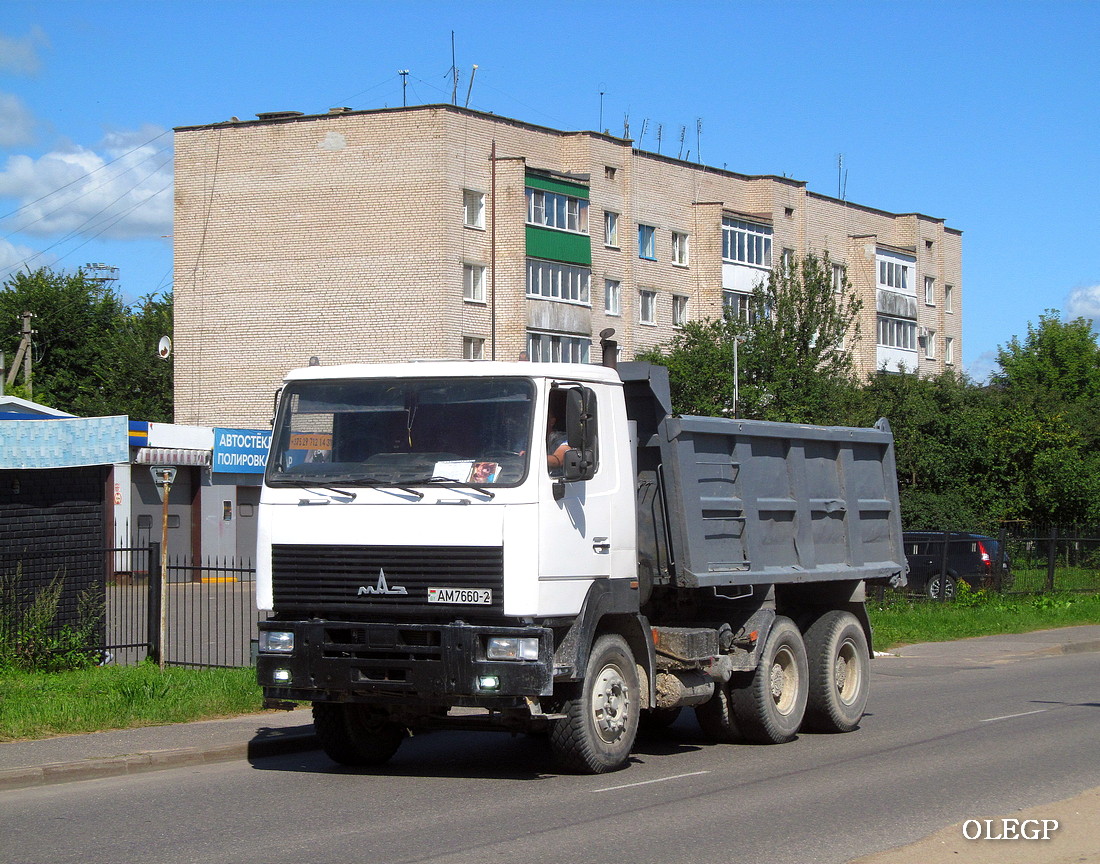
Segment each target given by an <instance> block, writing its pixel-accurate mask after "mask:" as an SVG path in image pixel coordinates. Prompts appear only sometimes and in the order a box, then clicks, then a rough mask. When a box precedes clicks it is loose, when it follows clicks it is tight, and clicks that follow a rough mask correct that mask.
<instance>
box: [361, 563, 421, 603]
mask: <svg viewBox="0 0 1100 864" xmlns="http://www.w3.org/2000/svg"><path fill="white" fill-rule="evenodd" d="M408 593H409V592H408V591H406V590H405V586H404V585H394V586H392V587H391V586H390V585H389V584H388V583H387V582H386V571H385V570H382V569H381V568H379V570H378V581H377V582H375V583H374V584H373V585H360V586H359V591H358V592H357V593H356V595H355V596H356V597H362V596H363V595H364V594H408Z"/></svg>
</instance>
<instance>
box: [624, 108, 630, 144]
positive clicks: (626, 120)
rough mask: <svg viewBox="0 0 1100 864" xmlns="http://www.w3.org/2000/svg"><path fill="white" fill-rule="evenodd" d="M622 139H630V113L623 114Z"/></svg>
mask: <svg viewBox="0 0 1100 864" xmlns="http://www.w3.org/2000/svg"><path fill="white" fill-rule="evenodd" d="M623 137H624V138H629V137H630V112H629V111H628V112H626V113H625V114H623Z"/></svg>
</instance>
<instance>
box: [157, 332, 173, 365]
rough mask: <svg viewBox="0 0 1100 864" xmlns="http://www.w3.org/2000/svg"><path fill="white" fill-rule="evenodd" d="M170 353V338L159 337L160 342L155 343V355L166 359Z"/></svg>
mask: <svg viewBox="0 0 1100 864" xmlns="http://www.w3.org/2000/svg"><path fill="white" fill-rule="evenodd" d="M171 355H172V340H171V339H170V338H168V337H167V336H161V337H160V344H158V345H157V356H158V357H160V359H161V360H167V359H168V358H169V357H170V356H171Z"/></svg>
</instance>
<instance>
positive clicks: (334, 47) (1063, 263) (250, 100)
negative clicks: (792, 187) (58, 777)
mask: <svg viewBox="0 0 1100 864" xmlns="http://www.w3.org/2000/svg"><path fill="white" fill-rule="evenodd" d="M452 32H453V33H454V45H455V61H456V63H455V65H456V66H457V67H458V69H459V86H458V102H459V104H463V103H465V102H466V98H467V89H468V87H469V86H470V76H471V72H472V67H473V66H474V64H476V65H477V66H478V69H477V72H476V74H475V75H474V80H473V87H472V92H471V93H470V98H469V105H470V107H471V108H476V109H479V110H483V111H492V112H494V113H497V114H502V115H505V116H509V117H516V118H519V119H521V120H525V121H528V122H532V123H538V124H542V125H546V126H551V127H554V128H560V129H595V128H598V127H599V126H600V123H601V102H602V125H603V128H606V129H608V130H609V131H610V132H612V133H613V134H619V135H621V134H623V131H624V123H626V122H629V127H630V134H631V135H632V136H633V137H634V139H635V141H636V143H637V144H638V146H642V147H644V148H645V149H651V150H656V149H657V128H658V126H660V127H661V131H662V142H661V152H662V153H664V154H666V155H675V154H677V153H680V152H683V154H684V155H685V156H688V151H690V158H691V159H692V160H693V161H694V160H695V159H697V158H698V157H699V156H700V155H701V158H702V161H703V162H706V163H708V164H711V165H715V166H718V167H726V168H728V169H730V170H732V171H738V172H742V173H746V174H776V175H786V176H789V177H793V178H795V179H798V180H803V181H805V182H806V183H808V185H809V188H810V189H811V190H813V191H816V192H819V193H822V194H826V195H836V194H837V193H838V184H839V180H840V177H839V172H838V155H839V154H843V165H844V177H845V179H844V193H845V197H847V198H848V199H849V200H851V201H854V202H856V203H859V204H865V205H868V206H871V207H876V208H880V209H883V210H889V211H892V212H902V213H909V212H919V213H923V214H926V215H928V216H933V217H937V218H943V219H945V220H946V221H947V224H948V225H949V226H951V227H954V228H958V229H960V230H962V231H963V284H962V300H963V307H964V308H963V314H964V332H963V362H964V365H965V367H966V369H967V370H968V371H969V372H970V373H971V374H972V375H973V376H975V377H976V378H979V379H981V378H984V376H985V375H986V374H987V373H988V371H989V370H990V369H991V368H992V367H993V356H994V354H995V352H996V349H997V346H998V345H1003V344H1005V343H1007V342H1008V341H1009V340H1010V339H1011V338H1012V337H1013V336H1021V337H1022V336H1024V335H1025V334H1026V332H1027V325H1028V323H1029V322H1032V323H1034V322H1037V321H1038V319H1039V316H1040V315H1041V314H1042V313H1043V312H1044V311H1045V310H1047V309H1056V310H1059V311H1060V312H1061V313H1062V315H1063V316H1064V317H1076V316H1078V315H1081V316H1084V317H1087V318H1090V319H1093V320H1094V321H1095V320H1097V319H1100V255H1098V254H1097V252H1098V250H1100V243H1098V236H1100V194H1098V190H1100V50H1098V49H1097V47H1096V46H1097V44H1100V2H1026V3H1025V2H997V3H993V2H990V3H985V2H966V0H954V2H938V0H921V2H907V0H896V2H886V0H865V2H858V3H857V2H848V3H841V2H827V0H821V2H812V3H811V2H768V3H765V2H751V0H747V2H693V0H681V2H667V3H666V2H646V0H633V2H629V3H622V2H615V0H608V2H601V3H582V2H545V3H540V4H533V3H526V2H472V0H471V2H463V3H442V2H437V3H427V2H416V0H405V2H399V3H394V2H374V0H360V2H348V0H335V2H303V0H297V2H280V0H275V2H251V0H221V2H209V0H189V2H174V0H161V2H157V0H146V2H141V3H136V2H122V0H120V2H107V0H48V2H21V0H5V2H4V4H3V6H2V7H0V279H3V278H6V277H7V276H8V275H9V274H10V273H11V272H12V269H13V268H14V269H20V268H22V267H26V266H30V267H32V268H35V267H38V266H50V267H55V268H61V269H68V270H74V269H76V268H77V267H79V266H81V265H83V264H86V263H89V262H103V263H107V264H110V265H112V266H115V267H118V268H119V282H118V287H119V288H120V289H121V290H122V291H123V293H124V295H125V296H126V297H127V298H129V299H133V298H137V297H139V296H141V295H144V294H149V293H152V292H163V291H166V290H170V289H171V286H172V250H171V233H172V192H171V184H172V135H171V129H172V128H173V127H176V126H189V125H199V124H205V123H213V122H218V121H221V120H226V119H228V118H229V117H231V116H237V117H240V118H241V119H245V118H251V117H252V116H253V115H255V114H256V113H257V112H264V111H280V110H296V111H303V112H305V113H323V112H325V111H327V110H328V109H329V108H331V107H335V106H348V107H351V108H355V109H369V108H380V107H383V106H396V105H400V104H401V101H402V86H401V85H402V78H401V76H400V75H399V74H398V70H400V69H407V70H409V74H408V78H407V82H408V89H407V93H406V96H407V100H408V103H409V104H424V103H432V102H449V101H450V100H451V92H452V83H451V79H450V77H449V72H450V68H451V59H452V54H451V50H452ZM601 92H602V93H603V96H602V99H601V95H600V94H601ZM643 123H644V124H645V130H646V131H645V135H644V137H642V128H643ZM700 128H701V135H697V129H700ZM681 129H684V130H685V134H684V144H683V147H682V151H681V145H680V143H679V138H680V133H681ZM0 326H3V324H2V322H0ZM11 326H17V325H16V324H14V322H11Z"/></svg>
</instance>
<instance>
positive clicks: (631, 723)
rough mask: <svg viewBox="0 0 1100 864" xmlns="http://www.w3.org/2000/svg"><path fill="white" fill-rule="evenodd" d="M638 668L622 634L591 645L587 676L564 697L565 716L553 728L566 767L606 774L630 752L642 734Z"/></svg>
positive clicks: (557, 755) (557, 754) (552, 741)
mask: <svg viewBox="0 0 1100 864" xmlns="http://www.w3.org/2000/svg"><path fill="white" fill-rule="evenodd" d="M640 695H641V694H640V692H639V686H638V669H637V667H636V666H635V665H634V656H633V654H631V652H630V647H629V646H628V645H627V644H626V640H624V639H623V638H622V637H621V636H618V635H616V634H605V635H603V636H600V637H599V638H598V639H597V640H596V642H595V644H594V645H593V646H592V653H591V655H590V656H589V658H588V666H587V667H586V669H585V675H584V681H582V682H581V685H580V689H579V692H578V694H577V696H576V697H575V698H570V699H567V700H566V701H565V704H564V705H563V706H562V713H564V714H565V715H566V717H565V719H563V720H555V721H554V723H553V725H552V726H551V728H550V746H551V747H552V748H553V751H554V756H555V758H556V759H557V761H558V764H559V765H561V767H562V768H564V769H566V770H567V771H575V772H578V773H582V774H603V773H605V772H607V771H614V770H615V769H616V768H621V767H622V766H623V765H625V764H626V761H627V759H629V758H630V751H631V749H632V748H633V747H634V738H635V737H636V735H637V734H638V719H639V714H640V713H641V699H640Z"/></svg>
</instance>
